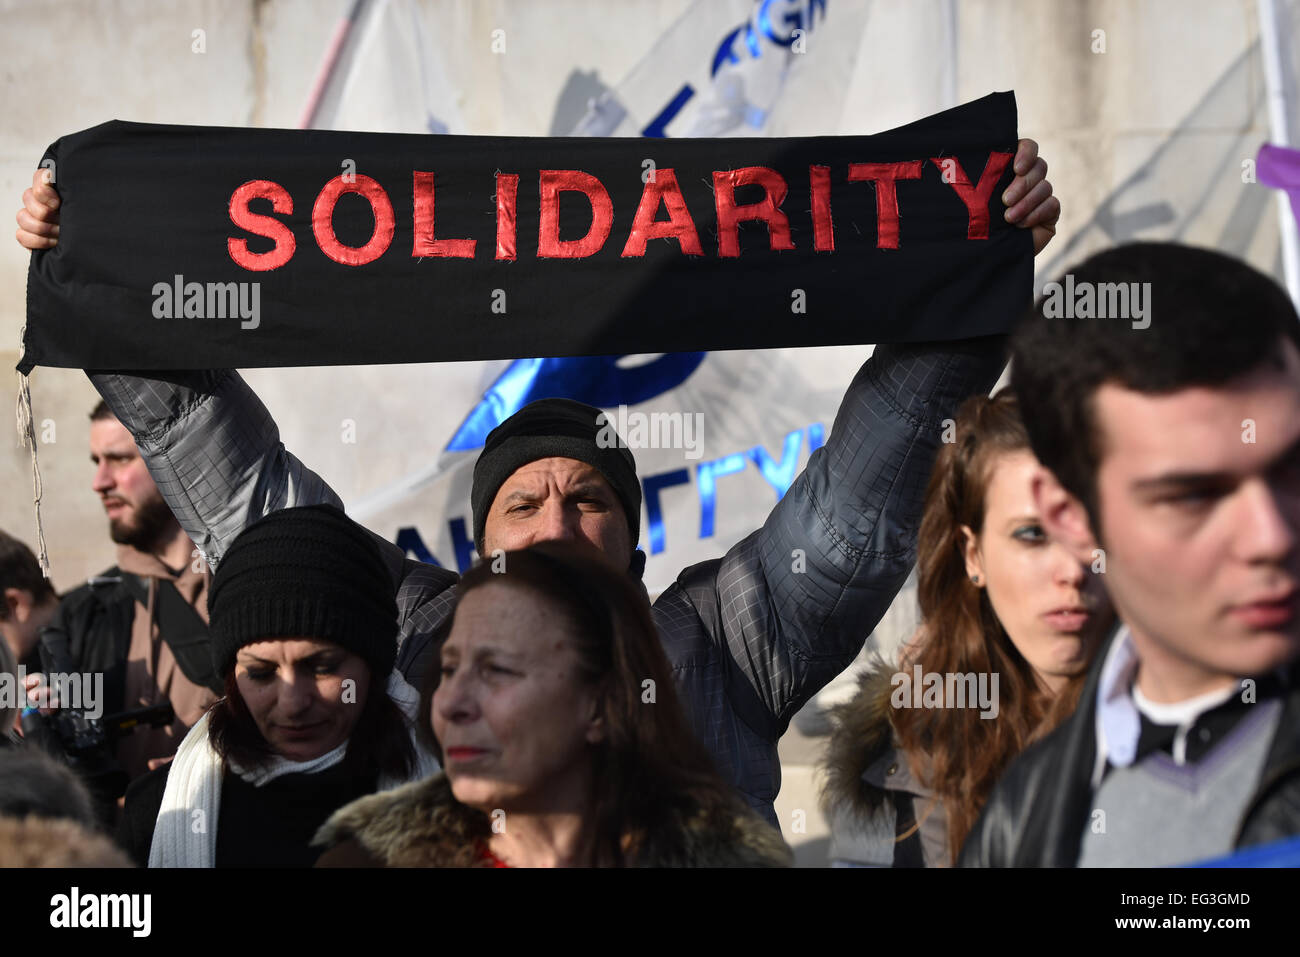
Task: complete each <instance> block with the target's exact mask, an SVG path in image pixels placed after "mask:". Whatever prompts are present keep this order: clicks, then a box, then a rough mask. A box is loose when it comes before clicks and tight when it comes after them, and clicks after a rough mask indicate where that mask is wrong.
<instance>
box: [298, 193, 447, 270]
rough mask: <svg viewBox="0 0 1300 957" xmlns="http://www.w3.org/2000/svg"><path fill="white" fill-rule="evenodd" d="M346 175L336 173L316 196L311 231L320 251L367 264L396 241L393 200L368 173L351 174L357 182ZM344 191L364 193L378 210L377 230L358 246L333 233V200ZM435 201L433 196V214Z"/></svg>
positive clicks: (354, 263)
mask: <svg viewBox="0 0 1300 957" xmlns="http://www.w3.org/2000/svg"><path fill="white" fill-rule="evenodd" d="M344 175H346V174H340V175H338V176H335V177H334V178H333V179H332V180H330V181H329V182H328V183H326V184H325V187H324V189H322V190H321V191H320V195H318V196H317V197H316V205H315V206H313V207H312V208H311V231H312V232H313V233H315V234H316V244H317V245H318V246H320V251H321V252H323V253H324V254H325V255H326V256H329V258H330V259H332V260H334V261H335V262H338V263H343V265H345V266H364V265H365V264H366V263H370V262H374V261H375V260H376V259H378V258H379V257H380V256H382V255H383V254H384V252H385V251H386V250H387V249H388V244H389V243H391V242H392V241H393V229H394V227H395V225H396V220H395V219H394V218H393V204H392V203H390V202H389V201H388V194H387V193H385V192H384V188H383V187H382V186H380V185H379V184H378V183H376V182H375V181H374V180H373V179H371V178H370V177H369V176H362V175H361V174H360V173H354V174H351V175H352V178H353V179H354V180H355V182H351V183H349V182H348V181H347V180H345V179H344V178H343V177H344ZM345 193H359V194H360V195H362V196H364V197H365V198H366V199H367V200H368V201H369V203H370V208H371V210H372V211H373V212H374V214H375V231H374V232H373V233H371V234H370V240H369V241H368V242H367V243H366V244H365V245H364V246H361V247H359V248H356V247H352V246H344V245H343V244H342V243H341V242H339V238H338V237H337V236H335V235H334V204H335V203H337V202H338V201H339V197H341V196H342V195H343V194H345ZM432 203H433V201H432V199H430V216H432ZM430 232H432V228H431V229H430Z"/></svg>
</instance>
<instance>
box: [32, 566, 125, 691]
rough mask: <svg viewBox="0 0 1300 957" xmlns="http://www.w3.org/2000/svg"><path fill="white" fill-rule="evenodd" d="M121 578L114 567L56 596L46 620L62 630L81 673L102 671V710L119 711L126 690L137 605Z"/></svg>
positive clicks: (53, 626)
mask: <svg viewBox="0 0 1300 957" xmlns="http://www.w3.org/2000/svg"><path fill="white" fill-rule="evenodd" d="M121 577H122V572H121V570H120V569H119V568H117V566H114V567H112V568H110V569H108V570H107V571H102V572H100V573H99V574H98V575H96V576H95V577H94V578H92V579H91V580H90V581H89V582H87V583H86V584H84V585H82V586H81V587H79V588H74V589H73V590H72V591H70V592H68V593H67V594H66V595H64V596H63V597H62V598H61V599H59V608H58V611H57V612H55V615H54V619H53V620H52V621H51V622H50V627H51V628H58V629H60V630H62V631H63V632H65V633H66V634H67V636H68V650H69V652H70V653H71V655H72V660H73V662H74V663H75V664H76V666H77V668H78V669H79V670H80V671H82V672H85V673H88V674H97V673H102V674H103V676H104V703H103V711H104V714H113V713H114V712H118V711H121V710H123V706H124V699H125V694H126V656H127V653H128V652H129V651H130V648H131V625H132V623H133V622H134V621H135V604H136V603H135V598H134V597H133V596H132V595H131V593H130V592H128V591H127V590H126V587H125V586H124V585H123V584H122V583H121V580H120V579H121ZM114 579H117V580H116V581H115V580H114Z"/></svg>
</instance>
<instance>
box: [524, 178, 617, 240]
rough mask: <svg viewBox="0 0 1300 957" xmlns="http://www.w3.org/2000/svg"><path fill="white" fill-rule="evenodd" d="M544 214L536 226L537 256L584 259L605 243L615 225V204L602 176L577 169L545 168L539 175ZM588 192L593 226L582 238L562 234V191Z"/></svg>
mask: <svg viewBox="0 0 1300 957" xmlns="http://www.w3.org/2000/svg"><path fill="white" fill-rule="evenodd" d="M538 191H539V193H540V194H541V202H542V216H541V222H540V224H539V225H538V227H537V258H538V259H581V258H583V257H584V256H591V255H593V254H594V253H596V252H598V251H599V250H600V247H601V246H603V245H605V240H606V239H608V238H609V231H610V229H612V228H613V226H614V204H613V203H612V202H610V199H609V192H608V191H607V190H606V189H605V187H604V185H602V184H601V182H600V180H598V179H596V177H594V176H592V175H591V174H590V173H584V172H582V171H581V170H576V169H544V170H542V171H541V175H540V177H539V185H538ZM565 192H573V193H585V194H586V196H587V199H588V200H589V201H590V202H591V226H590V227H588V229H587V234H586V235H585V236H583V237H582V238H581V239H561V238H560V193H565Z"/></svg>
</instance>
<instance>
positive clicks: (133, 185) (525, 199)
mask: <svg viewBox="0 0 1300 957" xmlns="http://www.w3.org/2000/svg"><path fill="white" fill-rule="evenodd" d="M1015 147H1016V106H1015V97H1014V96H1013V94H1011V93H996V94H992V95H990V96H987V97H985V98H983V99H981V100H977V101H975V102H973V103H969V104H967V105H965V106H961V107H958V108H956V109H953V110H948V111H947V112H944V113H939V114H936V115H934V116H931V117H928V118H926V119H924V120H920V121H918V122H916V123H912V124H910V125H908V126H905V127H901V128H900V129H897V130H892V131H890V132H887V133H880V134H877V135H875V136H828V137H807V138H788V139H739V138H737V139H630V138H622V139H617V138H612V139H581V138H529V137H495V136H432V135H394V134H376V133H346V132H327V131H289V130H254V129H221V128H210V127H186V126H163V125H149V124H139V123H124V122H119V121H114V122H111V123H105V124H103V125H102V126H97V127H94V128H92V129H89V130H85V131H83V132H81V133H76V134H73V135H70V136H65V137H63V138H61V139H59V140H58V141H57V142H55V143H54V144H53V145H52V146H51V147H50V148H49V150H48V151H47V153H46V157H45V160H44V161H43V165H47V166H50V167H51V168H52V169H53V170H54V175H55V185H56V187H57V188H58V190H59V193H60V196H61V200H62V202H61V212H60V216H61V226H62V229H61V232H60V237H59V245H58V246H57V247H56V248H54V249H52V250H48V251H43V252H37V253H34V254H33V256H32V260H31V266H30V268H29V272H28V285H27V331H26V338H25V342H24V345H25V349H26V352H25V355H24V356H23V359H22V362H21V363H20V365H19V369H20V370H21V371H29V370H30V369H31V368H32V367H33V366H36V365H46V366H63V367H70V368H85V369H136V370H147V369H182V368H220V367H244V368H249V367H259V366H301V365H347V364H361V363H387V362H426V361H442V360H464V359H488V358H498V359H509V358H520V357H529V356H563V355H608V354H625V353H649V352H686V351H698V350H716V349H745V348H767V347H776V346H812V345H833V344H845V343H872V342H896V341H909V340H910V341H926V340H943V339H953V338H966V337H970V336H978V335H988V334H993V333H998V332H1003V331H1005V330H1006V329H1007V328H1008V326H1009V324H1010V323H1011V322H1012V321H1013V320H1014V319H1015V318H1016V317H1017V316H1018V315H1019V313H1020V312H1021V310H1022V309H1023V308H1024V307H1025V305H1026V304H1027V303H1028V301H1029V298H1030V295H1031V291H1032V289H1031V287H1032V281H1033V265H1032V249H1031V240H1030V236H1029V233H1028V231H1027V230H1021V229H1016V228H1014V227H1011V226H1009V225H1008V224H1007V223H1006V222H1005V220H1004V218H1003V215H1002V214H1003V208H1004V207H1003V205H1002V201H1001V195H1002V191H1003V190H1004V189H1005V188H1006V186H1007V185H1008V184H1009V183H1010V181H1011V179H1012V177H1013V172H1012V169H1011V162H1012V158H1013V155H1014V153H1015Z"/></svg>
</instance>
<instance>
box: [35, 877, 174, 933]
mask: <svg viewBox="0 0 1300 957" xmlns="http://www.w3.org/2000/svg"><path fill="white" fill-rule="evenodd" d="M152 912H153V898H152V896H151V895H149V894H83V893H81V889H80V888H79V887H75V886H74V887H73V888H72V890H70V891H69V892H68V893H67V894H55V895H54V896H53V897H51V898H50V926H51V927H56V928H69V929H74V928H83V927H94V928H113V927H124V928H128V929H129V930H130V931H131V936H132V937H148V936H149V933H150V931H151V930H152V928H153V920H152Z"/></svg>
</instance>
